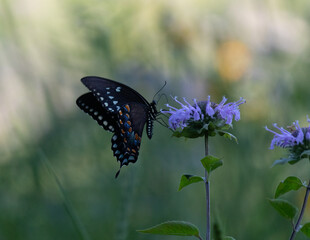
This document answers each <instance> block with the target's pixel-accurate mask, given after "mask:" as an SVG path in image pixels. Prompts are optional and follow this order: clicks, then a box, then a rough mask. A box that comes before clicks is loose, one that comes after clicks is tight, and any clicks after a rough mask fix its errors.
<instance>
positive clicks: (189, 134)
mask: <svg viewBox="0 0 310 240" xmlns="http://www.w3.org/2000/svg"><path fill="white" fill-rule="evenodd" d="M206 131H207V130H205V129H201V128H200V129H195V128H193V127H185V128H183V130H182V131H181V132H179V131H175V132H173V134H172V136H174V137H178V138H179V137H185V138H198V137H201V136H204V135H205V133H206Z"/></svg>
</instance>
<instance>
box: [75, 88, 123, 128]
mask: <svg viewBox="0 0 310 240" xmlns="http://www.w3.org/2000/svg"><path fill="white" fill-rule="evenodd" d="M76 104H77V105H78V106H79V108H80V109H82V110H83V111H84V112H85V113H87V114H88V115H90V116H91V117H92V118H93V119H94V120H96V121H97V123H98V124H99V125H100V126H102V127H103V128H104V129H105V130H107V131H110V132H114V130H115V128H117V127H118V125H117V124H116V119H117V115H116V114H115V113H111V112H109V111H107V110H106V109H105V108H103V107H102V106H101V104H100V103H99V102H98V101H97V99H96V98H95V97H94V95H93V94H92V93H90V92H89V93H86V94H83V95H82V96H80V97H79V98H78V99H77V100H76Z"/></svg>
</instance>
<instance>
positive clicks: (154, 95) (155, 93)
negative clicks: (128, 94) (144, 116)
mask: <svg viewBox="0 0 310 240" xmlns="http://www.w3.org/2000/svg"><path fill="white" fill-rule="evenodd" d="M166 85H167V81H165V84H164V86H162V87H161V88H160V89H159V90H158V91H157V93H155V95H154V97H153V100H152V101H154V98H155V97H156V95H157V94H158V93H160V91H161V90H163V88H164V87H165V86H166Z"/></svg>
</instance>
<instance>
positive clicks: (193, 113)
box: [161, 97, 203, 130]
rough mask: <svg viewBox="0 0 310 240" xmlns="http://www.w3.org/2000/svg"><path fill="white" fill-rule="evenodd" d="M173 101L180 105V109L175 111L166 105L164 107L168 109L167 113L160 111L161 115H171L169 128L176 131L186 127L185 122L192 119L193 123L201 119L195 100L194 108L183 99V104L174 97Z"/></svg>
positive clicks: (201, 115)
mask: <svg viewBox="0 0 310 240" xmlns="http://www.w3.org/2000/svg"><path fill="white" fill-rule="evenodd" d="M174 100H175V101H176V102H177V103H179V104H180V105H181V107H182V108H180V109H177V108H175V107H172V106H170V105H169V104H167V105H166V106H167V107H169V111H164V110H162V111H161V112H162V113H168V114H171V116H170V118H169V126H170V128H172V129H174V130H176V129H177V128H179V127H180V128H184V127H186V126H187V121H189V120H190V119H193V120H194V121H199V120H200V119H203V114H202V113H201V109H200V108H199V106H198V104H197V101H196V99H194V100H193V101H194V103H195V106H192V105H191V104H190V103H188V102H187V101H186V99H185V98H183V100H184V102H185V103H186V105H185V104H183V103H181V102H180V101H178V100H177V97H174Z"/></svg>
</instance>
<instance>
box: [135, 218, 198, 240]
mask: <svg viewBox="0 0 310 240" xmlns="http://www.w3.org/2000/svg"><path fill="white" fill-rule="evenodd" d="M138 232H141V233H149V234H159V235H175V236H194V237H197V238H199V239H201V237H200V235H199V229H198V228H197V227H196V226H195V225H194V224H192V223H189V222H184V221H168V222H164V223H161V224H158V225H156V226H154V227H151V228H148V229H144V230H138Z"/></svg>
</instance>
